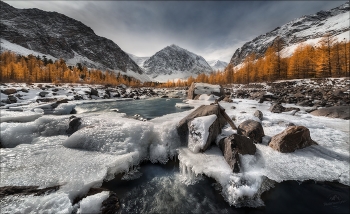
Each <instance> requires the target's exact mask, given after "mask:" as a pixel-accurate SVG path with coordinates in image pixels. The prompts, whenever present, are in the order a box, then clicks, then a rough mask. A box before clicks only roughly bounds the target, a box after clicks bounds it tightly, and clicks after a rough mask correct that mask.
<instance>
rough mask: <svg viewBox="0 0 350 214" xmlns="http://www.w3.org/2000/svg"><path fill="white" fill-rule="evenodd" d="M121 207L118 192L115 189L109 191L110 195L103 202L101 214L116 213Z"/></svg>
mask: <svg viewBox="0 0 350 214" xmlns="http://www.w3.org/2000/svg"><path fill="white" fill-rule="evenodd" d="M119 208H120V203H119V199H118V197H117V194H116V193H115V192H113V191H111V192H110V193H109V197H108V198H107V199H106V200H104V201H103V202H102V206H101V214H114V213H117V211H118V210H119Z"/></svg>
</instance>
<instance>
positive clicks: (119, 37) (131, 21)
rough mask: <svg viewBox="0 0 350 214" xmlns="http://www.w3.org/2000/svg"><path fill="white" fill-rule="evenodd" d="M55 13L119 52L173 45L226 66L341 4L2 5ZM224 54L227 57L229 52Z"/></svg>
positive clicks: (139, 52)
mask: <svg viewBox="0 0 350 214" xmlns="http://www.w3.org/2000/svg"><path fill="white" fill-rule="evenodd" d="M7 2H8V3H9V4H11V5H13V6H15V7H22V8H30V7H37V8H39V9H43V10H46V11H57V12H59V13H63V14H65V15H67V16H70V17H72V18H75V19H77V20H79V21H81V22H83V23H84V24H86V25H87V26H89V27H91V28H92V29H93V30H94V31H95V33H96V34H98V35H100V36H104V37H107V38H109V39H111V40H113V41H114V42H115V43H116V44H118V45H119V46H120V47H121V48H122V49H123V50H125V51H126V52H129V53H133V54H135V55H139V56H150V55H152V54H154V53H155V52H157V51H159V50H160V49H162V48H164V47H165V46H167V45H170V44H173V43H175V44H177V45H179V46H181V47H183V48H186V49H188V50H190V51H193V52H195V53H197V54H200V55H202V56H204V57H205V58H207V59H208V60H209V59H216V58H217V59H221V60H224V61H229V60H230V58H231V56H232V54H233V53H234V51H235V50H236V48H239V47H240V46H241V45H243V44H244V42H247V41H249V40H251V39H253V38H255V37H256V36H258V35H260V34H263V33H266V32H268V31H271V30H273V29H274V28H276V27H278V26H280V25H282V24H285V23H287V22H289V21H291V20H293V19H295V18H298V17H300V16H302V15H307V14H312V13H315V12H318V11H320V10H328V9H331V8H333V7H336V6H339V5H340V4H342V3H344V1H189V2H188V1H50V2H45V1H36V2H35V1H23V2H21V1H7ZM230 49H232V50H231V52H230Z"/></svg>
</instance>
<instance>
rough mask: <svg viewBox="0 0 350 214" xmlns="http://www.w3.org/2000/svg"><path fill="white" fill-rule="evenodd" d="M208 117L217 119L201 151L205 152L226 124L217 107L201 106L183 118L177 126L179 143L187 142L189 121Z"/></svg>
mask: <svg viewBox="0 0 350 214" xmlns="http://www.w3.org/2000/svg"><path fill="white" fill-rule="evenodd" d="M208 115H216V116H217V118H216V120H215V121H214V122H213V123H212V125H211V126H210V128H209V136H208V139H207V143H206V144H205V146H204V147H203V149H202V150H203V151H205V150H206V149H207V148H208V147H209V146H210V144H211V143H213V142H215V140H216V137H217V136H218V135H219V134H220V133H221V129H222V128H223V127H224V126H225V125H226V123H227V121H226V119H225V117H224V116H223V115H222V113H221V110H220V107H219V106H218V105H202V106H200V107H198V108H197V109H196V110H194V111H193V112H191V113H190V114H189V115H187V116H186V117H185V118H183V119H182V120H181V121H180V122H179V124H178V126H177V133H178V134H179V136H180V139H181V142H188V135H189V127H190V126H191V121H192V120H193V119H195V118H198V117H203V116H208Z"/></svg>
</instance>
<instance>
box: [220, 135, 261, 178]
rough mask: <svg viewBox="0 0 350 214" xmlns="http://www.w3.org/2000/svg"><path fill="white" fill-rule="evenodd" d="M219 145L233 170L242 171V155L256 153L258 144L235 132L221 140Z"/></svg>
mask: <svg viewBox="0 0 350 214" xmlns="http://www.w3.org/2000/svg"><path fill="white" fill-rule="evenodd" d="M219 147H220V149H221V151H222V152H223V155H224V158H225V160H226V162H227V163H228V164H229V165H230V167H231V169H232V171H233V172H236V173H237V172H240V168H241V167H240V158H239V155H238V154H241V155H246V154H249V155H254V154H255V152H256V146H255V144H254V143H253V141H252V140H251V139H249V138H247V137H245V136H242V135H238V134H233V135H231V136H229V137H227V138H225V139H222V140H221V141H220V142H219Z"/></svg>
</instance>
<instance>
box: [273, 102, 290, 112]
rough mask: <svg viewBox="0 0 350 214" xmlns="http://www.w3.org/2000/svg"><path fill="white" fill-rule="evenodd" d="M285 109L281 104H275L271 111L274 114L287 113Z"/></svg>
mask: <svg viewBox="0 0 350 214" xmlns="http://www.w3.org/2000/svg"><path fill="white" fill-rule="evenodd" d="M285 109H286V108H285V107H283V106H282V105H281V104H279V103H275V104H273V105H272V106H271V107H270V108H269V110H270V111H271V112H273V113H281V112H284V111H285Z"/></svg>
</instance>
